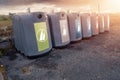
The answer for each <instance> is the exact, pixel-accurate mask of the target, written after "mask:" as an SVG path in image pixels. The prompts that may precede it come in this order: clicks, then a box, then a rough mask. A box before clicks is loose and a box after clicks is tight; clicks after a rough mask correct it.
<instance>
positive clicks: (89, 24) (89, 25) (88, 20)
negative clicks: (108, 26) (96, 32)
mask: <svg viewBox="0 0 120 80" xmlns="http://www.w3.org/2000/svg"><path fill="white" fill-rule="evenodd" d="M87 26H88V31H91V21H90V17H88V18H87Z"/></svg>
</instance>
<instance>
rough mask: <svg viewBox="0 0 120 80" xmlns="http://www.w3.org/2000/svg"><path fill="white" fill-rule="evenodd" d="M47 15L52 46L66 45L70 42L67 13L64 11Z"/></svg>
mask: <svg viewBox="0 0 120 80" xmlns="http://www.w3.org/2000/svg"><path fill="white" fill-rule="evenodd" d="M48 15H49V21H50V22H49V23H50V28H51V34H52V41H53V45H54V47H63V46H66V45H67V44H69V43H70V36H69V29H68V20H67V15H66V14H65V13H64V12H57V13H53V14H48Z"/></svg>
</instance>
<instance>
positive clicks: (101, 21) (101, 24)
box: [98, 14, 104, 33]
mask: <svg viewBox="0 0 120 80" xmlns="http://www.w3.org/2000/svg"><path fill="white" fill-rule="evenodd" d="M98 26H99V32H100V33H103V32H104V15H103V14H98Z"/></svg>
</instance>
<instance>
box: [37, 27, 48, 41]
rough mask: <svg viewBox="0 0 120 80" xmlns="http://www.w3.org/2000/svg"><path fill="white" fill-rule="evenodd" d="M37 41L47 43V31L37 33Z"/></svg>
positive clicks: (41, 30) (40, 30)
mask: <svg viewBox="0 0 120 80" xmlns="http://www.w3.org/2000/svg"><path fill="white" fill-rule="evenodd" d="M37 40H38V41H40V42H45V41H46V40H47V32H46V30H45V29H39V30H38V31H37Z"/></svg>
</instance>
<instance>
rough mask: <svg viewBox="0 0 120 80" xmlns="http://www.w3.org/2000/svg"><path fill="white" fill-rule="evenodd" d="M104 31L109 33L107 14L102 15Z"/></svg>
mask: <svg viewBox="0 0 120 80" xmlns="http://www.w3.org/2000/svg"><path fill="white" fill-rule="evenodd" d="M104 29H105V31H110V17H109V14H104Z"/></svg>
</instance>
